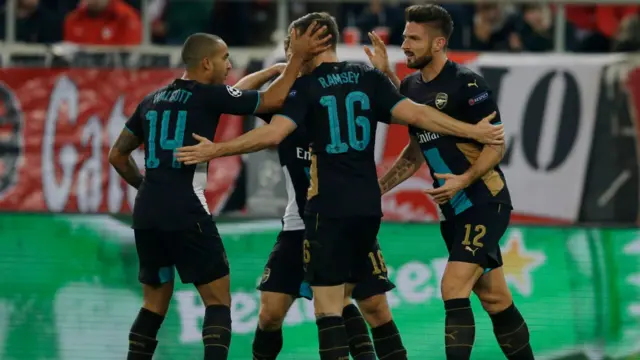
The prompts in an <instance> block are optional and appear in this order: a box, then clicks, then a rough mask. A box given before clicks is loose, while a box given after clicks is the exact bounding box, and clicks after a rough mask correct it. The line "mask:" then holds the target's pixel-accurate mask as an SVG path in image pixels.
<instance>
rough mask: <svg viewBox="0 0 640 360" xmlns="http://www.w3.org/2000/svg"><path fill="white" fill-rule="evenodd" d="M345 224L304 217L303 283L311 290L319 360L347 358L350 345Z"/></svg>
mask: <svg viewBox="0 0 640 360" xmlns="http://www.w3.org/2000/svg"><path fill="white" fill-rule="evenodd" d="M348 225H349V224H348V221H345V220H341V219H334V218H320V217H319V216H318V215H317V214H307V215H306V216H305V228H306V230H305V240H304V242H303V249H304V251H303V259H304V268H305V280H306V281H307V282H308V283H309V284H310V285H311V288H312V290H313V305H314V309H315V314H316V325H317V326H318V342H319V345H320V359H321V360H325V359H326V360H337V359H340V360H342V359H348V358H349V341H348V338H347V333H346V330H345V327H344V319H343V318H342V308H343V304H344V302H343V301H344V300H343V299H344V296H345V283H346V282H347V280H348V275H349V269H350V264H349V260H350V252H351V247H350V245H351V244H350V243H349V241H348V238H347V237H346V236H345V235H348V231H347V227H348Z"/></svg>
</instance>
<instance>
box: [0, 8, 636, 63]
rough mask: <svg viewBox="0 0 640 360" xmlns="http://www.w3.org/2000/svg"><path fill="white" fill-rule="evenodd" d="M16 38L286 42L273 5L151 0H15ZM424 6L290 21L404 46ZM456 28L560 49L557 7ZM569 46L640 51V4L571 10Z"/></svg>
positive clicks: (480, 46) (473, 39) (294, 12)
mask: <svg viewBox="0 0 640 360" xmlns="http://www.w3.org/2000/svg"><path fill="white" fill-rule="evenodd" d="M8 1H9V0H0V9H1V10H0V11H2V13H1V14H0V39H3V38H4V37H5V33H6V27H7V26H6V21H7V19H6V10H4V9H5V6H4V5H5V4H6V3H7V2H8ZM15 1H16V12H15V13H16V19H15V39H16V41H17V42H25V43H45V44H50V43H57V42H61V41H66V42H72V43H78V44H86V45H89V44H90V45H136V44H140V43H141V41H142V27H143V25H144V26H149V27H150V30H151V31H150V33H151V40H152V42H153V43H154V44H158V45H178V44H181V43H182V42H183V41H184V39H185V38H186V37H187V36H188V35H189V34H191V33H193V32H200V31H201V32H210V33H214V34H217V35H220V36H222V37H223V38H224V39H225V40H226V41H227V42H228V44H229V45H230V46H260V45H267V44H272V43H274V41H277V40H278V37H277V36H274V34H277V31H276V30H277V24H276V18H277V16H276V12H277V4H276V1H273V0H253V1H219V0H148V1H147V2H146V5H145V6H146V7H147V11H148V16H147V17H146V19H147V20H146V22H147V24H143V20H142V19H141V16H140V10H141V7H142V6H143V5H142V4H143V2H142V1H141V0H83V1H79V0H15ZM413 3H424V1H423V2H418V1H413V2H410V1H398V2H397V3H396V4H393V5H390V4H388V2H384V3H383V2H381V1H379V0H371V1H369V3H363V2H358V3H349V2H342V3H323V2H320V1H318V2H316V3H303V2H300V3H298V2H292V3H291V6H290V8H289V11H290V12H291V13H290V14H289V17H290V18H295V17H297V16H301V15H303V14H305V13H307V12H311V11H327V12H329V13H331V14H333V15H334V16H335V17H336V18H337V20H338V22H339V24H340V26H341V27H342V32H343V39H342V40H343V41H344V42H347V43H350V44H355V43H359V42H361V41H362V42H364V41H367V36H362V35H363V34H366V32H368V31H371V30H376V31H378V32H379V33H381V34H382V36H383V37H384V38H385V39H386V40H387V41H388V43H389V44H392V45H400V44H401V43H402V31H403V27H404V18H403V17H404V14H403V10H404V8H405V7H407V6H409V5H412V4H413ZM444 6H445V7H446V8H447V9H448V10H449V11H450V13H451V14H452V16H453V18H454V22H455V27H456V31H454V35H453V38H452V39H451V42H450V48H452V49H454V50H470V51H502V52H505V51H508V52H521V51H524V52H544V51H551V50H553V49H554V32H555V31H556V29H555V26H556V24H555V22H556V21H554V20H555V19H556V16H555V12H556V11H557V8H555V7H554V6H553V5H550V4H546V3H542V2H531V3H530V4H520V5H505V4H502V3H492V2H487V1H482V2H476V3H472V4H450V5H444ZM563 14H564V16H565V17H566V20H567V21H566V23H564V24H562V28H563V29H562V30H561V31H563V32H564V33H565V39H564V48H565V49H566V51H573V52H588V53H594V52H611V51H616V52H626V51H637V50H640V20H639V18H640V4H638V5H609V4H602V5H566V6H565V8H564V12H563Z"/></svg>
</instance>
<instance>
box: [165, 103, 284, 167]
mask: <svg viewBox="0 0 640 360" xmlns="http://www.w3.org/2000/svg"><path fill="white" fill-rule="evenodd" d="M295 129H296V124H295V123H294V122H293V121H290V120H289V119H287V118H286V117H283V116H280V115H275V116H274V117H273V119H272V120H271V122H270V123H269V124H267V125H264V126H261V127H259V128H256V129H253V130H251V131H249V132H247V133H245V134H243V135H241V136H239V137H237V138H235V139H233V140H230V141H226V142H221V143H213V142H211V141H210V140H209V139H207V138H204V137H202V136H200V135H197V134H193V137H194V138H195V139H196V140H198V144H197V145H193V146H185V147H181V148H179V149H177V151H176V159H178V161H180V162H181V163H184V164H186V165H193V164H198V163H201V162H207V161H210V160H212V159H215V158H219V157H224V156H232V155H240V154H248V153H252V152H256V151H260V150H263V149H266V148H268V147H272V146H276V145H278V144H280V142H281V141H282V140H284V138H286V137H287V136H288V135H289V134H291V133H292V132H293V131H294V130H295Z"/></svg>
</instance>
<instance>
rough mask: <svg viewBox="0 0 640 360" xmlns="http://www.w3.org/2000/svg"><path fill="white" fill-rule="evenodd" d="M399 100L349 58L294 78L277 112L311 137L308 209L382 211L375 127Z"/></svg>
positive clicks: (382, 80) (375, 74)
mask: <svg viewBox="0 0 640 360" xmlns="http://www.w3.org/2000/svg"><path fill="white" fill-rule="evenodd" d="M404 99H405V98H404V97H403V96H402V95H400V93H399V92H398V91H397V90H396V88H395V87H394V86H393V84H392V83H391V82H390V81H389V79H388V78H387V77H386V76H384V75H383V74H382V73H381V72H380V71H378V70H375V69H373V68H371V67H368V66H364V65H358V64H351V63H348V62H340V63H323V64H321V65H320V66H318V67H317V68H316V69H315V70H314V71H313V72H311V73H310V74H308V75H305V76H303V77H300V78H299V79H298V80H297V81H296V83H295V84H294V86H293V88H292V91H291V93H290V94H289V97H288V98H287V100H286V102H285V104H284V106H283V109H282V110H281V112H280V115H281V116H284V117H287V118H289V119H290V120H291V121H293V122H295V123H296V125H298V126H301V127H303V128H304V129H305V130H306V132H307V135H308V137H309V139H310V141H311V144H310V149H311V168H310V174H309V175H310V181H311V183H310V186H309V190H308V192H307V199H308V200H307V205H306V209H305V211H306V212H307V213H310V214H319V215H320V216H321V217H343V216H382V210H381V206H380V188H379V186H378V176H377V172H376V163H375V156H374V148H375V138H376V129H377V125H378V122H384V123H389V121H390V119H391V110H392V109H393V107H394V106H395V105H396V104H398V103H399V102H400V101H403V100H404Z"/></svg>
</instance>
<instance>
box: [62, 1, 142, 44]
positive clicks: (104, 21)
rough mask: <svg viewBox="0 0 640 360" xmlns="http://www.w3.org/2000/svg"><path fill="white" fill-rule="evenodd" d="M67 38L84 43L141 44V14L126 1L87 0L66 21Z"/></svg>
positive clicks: (65, 37)
mask: <svg viewBox="0 0 640 360" xmlns="http://www.w3.org/2000/svg"><path fill="white" fill-rule="evenodd" d="M64 40H65V41H69V42H73V43H76V44H84V45H137V44H140V42H141V40H142V26H141V23H140V15H139V14H138V13H137V12H136V10H135V9H134V8H133V7H131V5H129V4H127V3H126V2H125V1H123V0H84V1H83V2H81V3H80V4H79V6H78V8H77V9H75V10H73V11H72V12H71V13H69V14H68V15H67V17H66V19H65V23H64Z"/></svg>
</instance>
